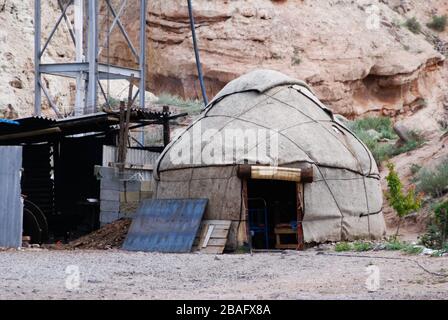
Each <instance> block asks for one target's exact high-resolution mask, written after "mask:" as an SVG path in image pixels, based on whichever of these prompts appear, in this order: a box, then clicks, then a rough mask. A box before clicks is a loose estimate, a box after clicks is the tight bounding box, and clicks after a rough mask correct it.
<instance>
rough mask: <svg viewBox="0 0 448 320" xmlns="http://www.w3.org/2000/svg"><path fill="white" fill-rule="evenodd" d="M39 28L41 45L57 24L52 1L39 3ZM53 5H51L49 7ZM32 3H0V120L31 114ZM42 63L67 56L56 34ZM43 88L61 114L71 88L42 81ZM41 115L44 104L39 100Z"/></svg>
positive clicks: (66, 45)
mask: <svg viewBox="0 0 448 320" xmlns="http://www.w3.org/2000/svg"><path fill="white" fill-rule="evenodd" d="M42 3H43V5H42V9H43V17H42V27H43V34H44V35H45V36H44V40H43V42H44V41H45V39H46V37H47V36H48V34H49V33H50V31H51V26H50V25H51V24H54V22H55V21H57V19H58V17H59V15H58V10H59V9H58V8H57V5H56V4H57V2H56V1H42ZM52 3H53V4H52ZM33 20H34V1H29V0H27V1H22V0H6V1H0V117H5V118H8V117H9V118H14V117H17V116H21V117H23V116H28V115H31V114H32V113H33V111H34V22H33ZM52 44H55V45H53V46H51V47H50V48H49V51H48V53H47V54H46V55H45V56H44V57H43V59H44V60H43V61H44V62H47V63H50V62H55V61H59V60H61V59H63V58H64V57H67V56H68V55H70V52H71V50H70V46H71V43H70V39H69V36H68V33H67V32H64V28H61V30H59V31H58V32H57V33H56V35H55V37H54V39H53V42H52ZM43 82H44V84H45V85H46V86H47V88H48V89H49V90H50V91H51V92H56V94H55V95H54V96H53V99H54V101H55V102H56V103H57V104H58V106H59V107H60V108H61V110H62V111H63V110H64V108H69V107H70V101H71V99H72V98H71V96H72V95H73V91H72V90H73V87H71V86H70V82H69V81H67V80H65V79H60V78H51V77H44V80H43ZM43 102H44V108H45V109H46V110H45V111H44V113H45V114H48V115H50V116H51V115H54V114H53V112H52V111H50V110H48V108H49V105H48V102H47V101H46V100H45V97H43Z"/></svg>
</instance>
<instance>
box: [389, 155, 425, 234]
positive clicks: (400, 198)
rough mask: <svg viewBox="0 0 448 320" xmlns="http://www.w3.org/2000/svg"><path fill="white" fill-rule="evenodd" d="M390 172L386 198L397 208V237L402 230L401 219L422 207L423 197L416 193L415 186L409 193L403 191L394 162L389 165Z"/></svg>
mask: <svg viewBox="0 0 448 320" xmlns="http://www.w3.org/2000/svg"><path fill="white" fill-rule="evenodd" d="M387 167H388V169H389V174H388V175H387V177H386V180H387V189H388V190H387V192H386V198H387V200H388V201H389V204H390V206H391V207H392V208H393V209H394V210H395V213H396V214H397V216H398V217H399V222H398V225H397V232H396V234H395V237H397V236H398V232H399V230H400V225H401V221H402V220H403V218H404V217H406V216H407V215H409V214H410V213H412V212H414V211H416V210H418V209H420V208H421V205H422V199H421V197H420V196H418V195H416V194H415V188H412V187H411V188H410V189H409V190H408V192H407V193H404V192H403V183H402V182H401V180H400V177H399V176H398V173H397V172H396V171H395V166H394V164H393V163H389V164H388V165H387Z"/></svg>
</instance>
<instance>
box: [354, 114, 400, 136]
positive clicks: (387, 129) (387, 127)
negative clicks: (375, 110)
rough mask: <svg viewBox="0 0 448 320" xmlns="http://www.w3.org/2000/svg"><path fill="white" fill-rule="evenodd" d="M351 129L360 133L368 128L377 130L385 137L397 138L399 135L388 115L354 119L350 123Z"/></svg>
mask: <svg viewBox="0 0 448 320" xmlns="http://www.w3.org/2000/svg"><path fill="white" fill-rule="evenodd" d="M349 127H350V129H351V130H352V131H353V132H355V133H356V134H359V133H361V132H366V131H368V130H375V131H377V132H378V133H379V134H380V135H381V138H384V139H390V140H393V139H397V138H398V137H397V135H396V133H395V132H394V130H393V124H392V121H391V120H390V118H386V117H368V118H364V119H359V120H356V121H353V122H351V123H350V124H349Z"/></svg>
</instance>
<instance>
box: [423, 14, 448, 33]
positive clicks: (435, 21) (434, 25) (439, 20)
mask: <svg viewBox="0 0 448 320" xmlns="http://www.w3.org/2000/svg"><path fill="white" fill-rule="evenodd" d="M447 23H448V17H447V16H446V15H443V16H434V17H432V21H431V22H430V23H428V24H427V26H428V27H429V28H431V29H433V30H436V31H439V32H443V31H445V29H446V24H447Z"/></svg>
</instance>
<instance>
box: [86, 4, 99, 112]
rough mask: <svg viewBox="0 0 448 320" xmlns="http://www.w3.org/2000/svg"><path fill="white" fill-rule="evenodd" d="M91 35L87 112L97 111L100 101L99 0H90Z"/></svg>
mask: <svg viewBox="0 0 448 320" xmlns="http://www.w3.org/2000/svg"><path fill="white" fill-rule="evenodd" d="M88 11H89V18H88V20H89V37H88V45H87V50H88V59H87V61H88V62H89V91H88V94H87V106H86V111H85V113H86V114H89V113H95V112H96V107H97V105H96V104H97V101H98V86H97V79H98V64H97V63H98V14H99V12H98V0H90V1H89V8H88Z"/></svg>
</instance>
